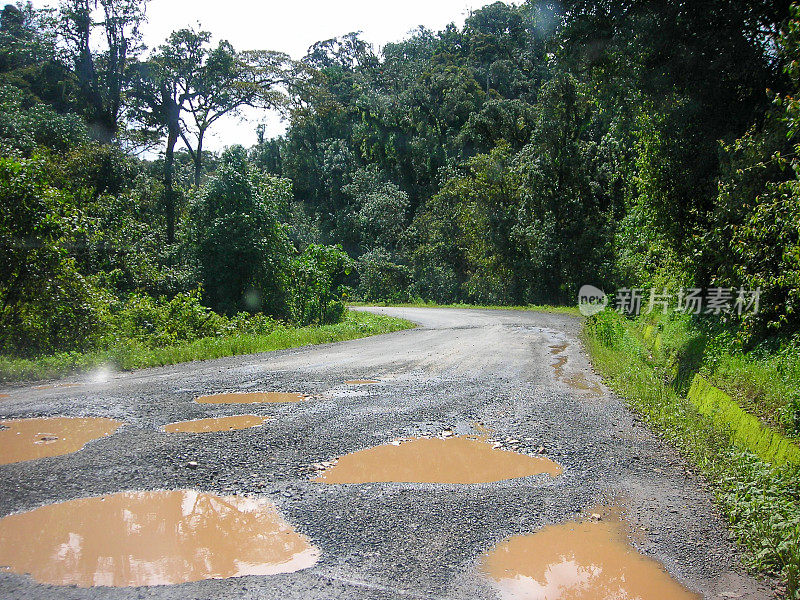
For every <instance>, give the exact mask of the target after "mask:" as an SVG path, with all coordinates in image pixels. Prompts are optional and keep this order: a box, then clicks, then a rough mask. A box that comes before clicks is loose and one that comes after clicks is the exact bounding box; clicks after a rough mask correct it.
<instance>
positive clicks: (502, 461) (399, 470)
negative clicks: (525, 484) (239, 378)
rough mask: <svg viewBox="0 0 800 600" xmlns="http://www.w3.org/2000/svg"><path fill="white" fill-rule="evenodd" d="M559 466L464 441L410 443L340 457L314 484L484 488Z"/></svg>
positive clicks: (551, 471)
mask: <svg viewBox="0 0 800 600" xmlns="http://www.w3.org/2000/svg"><path fill="white" fill-rule="evenodd" d="M562 472H563V469H562V468H561V466H560V465H559V464H557V463H555V462H553V461H551V460H549V459H547V458H543V457H533V456H526V455H525V454H519V453H517V452H509V451H506V450H496V449H494V448H492V446H491V445H489V444H488V443H486V442H485V441H481V440H475V439H470V438H468V437H450V438H447V439H439V438H415V439H412V440H408V441H402V442H393V443H391V444H385V445H382V446H375V447H373V448H367V449H366V450H360V451H358V452H354V453H352V454H348V455H346V456H343V457H341V458H340V459H339V460H338V462H337V463H336V464H335V465H334V466H332V467H330V468H329V469H327V470H326V471H324V472H323V473H322V474H321V475H320V476H319V477H317V478H316V479H314V481H318V482H321V483H331V484H333V483H372V482H402V483H464V484H466V483H488V482H492V481H502V480H504V479H515V478H517V477H528V476H529V475H539V474H541V473H547V474H548V475H550V476H551V477H556V476H557V475H560V474H561V473H562Z"/></svg>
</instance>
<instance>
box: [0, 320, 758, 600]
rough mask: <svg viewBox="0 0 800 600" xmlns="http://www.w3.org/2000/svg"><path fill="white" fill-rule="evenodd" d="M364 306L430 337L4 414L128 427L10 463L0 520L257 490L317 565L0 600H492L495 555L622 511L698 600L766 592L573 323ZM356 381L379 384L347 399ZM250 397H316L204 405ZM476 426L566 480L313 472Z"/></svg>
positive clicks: (25, 588) (90, 390)
mask: <svg viewBox="0 0 800 600" xmlns="http://www.w3.org/2000/svg"><path fill="white" fill-rule="evenodd" d="M361 310H370V311H374V312H380V313H383V314H389V315H392V316H398V317H403V318H405V319H409V320H412V321H414V322H416V323H418V324H419V327H418V328H416V329H413V330H407V331H402V332H398V333H392V334H388V335H381V336H376V337H371V338H366V339H361V340H355V341H349V342H342V343H336V344H328V345H321V346H313V347H306V348H300V349H294V350H286V351H281V352H273V353H265V354H258V355H251V356H239V357H232V358H225V359H219V360H212V361H204V362H196V363H188V364H183V365H177V366H172V367H164V368H157V369H146V370H142V371H136V372H133V373H121V374H115V375H111V376H110V377H109V378H104V377H102V374H90V375H88V376H82V377H75V378H72V379H69V380H66V381H64V382H58V384H57V385H55V386H50V387H44V388H42V387H35V386H13V387H9V386H6V387H5V388H2V389H0V392H2V393H4V394H8V395H9V397H8V398H5V399H2V400H0V418H20V417H33V416H82V417H108V418H112V419H118V420H120V421H123V422H124V423H125V424H124V425H123V426H122V427H121V428H120V429H119V430H118V431H117V432H116V433H115V434H114V435H112V436H110V437H107V438H103V439H100V440H97V441H95V442H91V443H90V444H88V445H87V446H86V447H85V448H84V449H83V450H81V451H79V452H77V453H74V454H70V455H65V456H60V457H52V458H42V459H38V460H34V461H29V462H22V463H16V464H9V465H2V466H0V516H5V515H9V514H12V513H16V512H20V511H27V510H32V509H34V508H36V507H39V506H42V505H45V504H49V503H53V502H60V501H64V500H70V499H76V498H84V497H88V496H98V495H104V494H110V493H114V492H118V491H123V490H167V489H179V488H192V489H196V490H202V491H206V492H213V493H216V494H220V495H230V494H243V495H250V496H258V497H264V498H267V499H269V500H271V501H272V502H274V503H275V504H276V505H277V506H278V507H279V509H280V511H281V513H282V514H283V516H284V517H285V518H286V520H287V521H289V522H290V523H292V524H293V525H294V526H295V528H296V529H297V530H298V531H299V532H301V533H302V534H305V535H306V536H308V538H310V540H311V541H312V542H313V544H315V545H316V546H317V548H319V550H320V559H319V562H318V563H317V564H316V565H315V566H313V567H311V568H309V569H306V570H301V571H298V572H295V573H290V574H283V575H274V576H266V577H254V576H249V577H240V578H232V579H224V580H208V581H200V582H194V583H187V584H180V585H171V586H153V587H139V588H109V587H96V588H87V589H81V588H74V587H60V586H55V587H53V586H47V585H41V584H38V583H36V582H35V581H34V580H33V579H32V578H31V577H29V576H25V575H16V574H11V573H0V598H3V599H11V598H26V599H27V598H33V599H39V598H41V599H48V600H49V599H53V598H56V599H60V598H76V599H84V598H120V599H122V598H125V599H128V598H165V599H166V598H176V599H177V598H196V599H205V598H209V599H210V598H215V599H216V598H218V599H229V598H266V599H273V598H274V599H281V600H284V599H294V598H353V599H356V598H357V599H364V598H452V599H464V600H467V599H469V600H472V599H480V598H494V597H496V591H495V588H494V587H493V586H492V585H491V584H490V583H489V582H487V581H486V580H485V579H484V578H483V577H482V576H481V575H480V574H479V572H478V569H477V565H478V561H479V559H480V556H481V554H482V553H484V552H486V551H488V550H490V549H491V548H492V547H493V546H494V545H495V544H497V543H498V542H500V541H502V540H504V539H506V538H508V537H509V536H512V535H518V534H524V533H532V532H535V531H537V530H539V529H541V528H542V527H544V526H546V525H550V524H556V523H562V522H565V521H570V520H574V519H576V518H578V517H579V516H580V515H581V514H586V511H587V510H590V509H591V508H592V507H593V506H596V505H608V504H615V505H617V506H620V507H622V508H623V509H624V510H625V512H626V514H627V521H628V523H629V524H630V527H631V528H632V530H633V531H634V532H635V533H636V535H635V536H634V538H633V539H634V542H633V543H634V544H635V546H636V548H637V549H638V550H639V551H640V552H642V553H643V554H646V555H649V556H651V557H653V558H655V559H657V560H658V561H660V562H661V563H662V564H663V565H664V566H665V567H666V568H667V570H668V571H669V572H670V574H671V575H672V577H673V578H675V579H676V580H677V581H680V582H681V583H683V584H684V585H685V586H686V587H688V588H689V589H691V590H692V591H695V592H698V593H700V594H702V595H703V596H705V597H706V598H748V599H755V598H768V597H771V593H770V591H769V589H768V588H767V587H766V586H764V585H763V584H760V583H759V582H757V581H755V580H754V579H752V578H750V577H748V576H747V575H745V574H744V573H743V570H742V569H741V567H740V561H739V557H738V555H737V551H736V550H735V547H734V545H733V544H732V542H731V541H730V540H729V537H728V534H727V532H726V529H725V526H724V523H723V520H722V518H721V517H720V515H719V513H718V511H717V510H716V509H715V507H714V506H713V504H712V501H711V498H710V495H709V492H708V491H707V489H706V488H705V486H704V484H703V482H702V480H701V479H699V478H698V477H697V476H695V475H694V474H693V473H692V472H691V469H689V468H688V465H687V464H686V463H685V462H684V461H683V460H682V459H681V458H680V457H679V456H678V455H677V454H676V453H675V452H674V451H673V450H672V449H670V448H669V447H668V446H667V445H666V444H665V443H663V442H662V441H661V440H660V439H659V438H658V437H657V436H656V435H654V434H652V433H651V432H649V431H648V430H647V428H646V427H644V425H643V424H642V423H640V422H639V421H638V420H637V419H636V417H635V416H634V415H633V414H632V413H631V412H630V411H629V410H627V409H626V407H625V405H624V404H623V402H622V401H621V400H619V399H618V398H616V397H615V396H614V395H613V394H611V393H610V392H608V390H607V389H606V388H605V387H603V386H602V383H601V382H600V380H599V378H598V376H597V375H595V374H594V373H593V372H592V370H591V367H590V365H589V362H588V359H587V357H586V355H585V353H584V352H583V350H582V348H581V344H580V341H579V339H578V333H579V330H580V325H581V324H580V320H579V319H577V318H575V317H571V316H567V315H560V314H547V313H536V312H527V311H502V310H461V309H433V308H367V309H361ZM564 359H566V360H564ZM554 365H557V368H554ZM354 379H378V380H380V383H379V384H375V385H362V386H353V385H345V383H344V382H345V381H346V380H354ZM64 383H73V384H78V385H75V386H65V385H63V384H64ZM249 391H280V392H301V393H304V394H309V395H311V396H312V397H311V398H310V399H308V400H306V401H303V402H298V403H290V404H255V405H253V404H251V405H234V404H228V405H210V404H198V403H196V402H194V398H195V397H197V396H199V395H203V394H213V393H221V392H249ZM237 414H255V415H261V416H268V417H271V418H270V419H269V420H268V421H267V422H266V423H265V424H264V425H263V426H261V427H258V428H255V429H245V430H241V431H233V432H225V433H206V434H167V433H165V432H163V430H162V427H163V426H164V425H166V424H168V423H171V422H175V421H183V420H187V419H199V418H203V417H218V416H231V415H237ZM476 422H479V423H482V424H483V425H484V426H485V428H487V429H488V430H489V431H491V433H490V435H491V437H492V438H493V439H494V440H497V441H499V442H500V443H502V444H503V446H504V447H507V448H511V449H516V450H518V451H520V452H523V453H527V454H531V455H537V456H545V457H547V458H549V459H551V460H553V461H556V462H557V463H559V464H560V465H562V466H563V468H564V472H563V474H562V475H560V476H558V477H555V478H551V477H549V476H548V475H537V476H532V477H526V478H522V479H515V480H508V481H500V482H497V483H485V484H474V485H454V484H412V483H368V484H350V485H326V484H322V483H317V482H313V481H312V478H313V477H314V475H315V474H316V471H315V470H314V467H313V465H314V464H315V463H320V462H324V461H330V460H331V459H333V458H335V457H337V456H341V455H344V454H347V453H350V452H355V451H357V450H361V449H364V448H368V447H371V446H375V445H380V444H385V443H387V442H390V441H392V440H395V439H397V438H400V437H410V436H421V435H440V434H441V432H443V431H445V430H452V431H453V433H454V434H455V435H469V434H475V433H476V430H475V429H474V424H475V423H476ZM190 463H196V465H195V464H190Z"/></svg>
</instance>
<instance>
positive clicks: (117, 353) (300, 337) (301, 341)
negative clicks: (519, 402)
mask: <svg viewBox="0 0 800 600" xmlns="http://www.w3.org/2000/svg"><path fill="white" fill-rule="evenodd" d="M411 327H414V324H413V323H411V322H409V321H405V320H403V319H395V318H392V317H387V316H383V315H374V314H370V313H364V312H356V311H348V312H347V314H346V317H345V318H344V319H343V320H342V321H341V322H339V323H336V324H333V325H311V326H307V327H291V326H285V325H280V326H278V327H276V328H275V329H274V330H273V331H271V332H269V333H265V334H236V335H229V336H220V337H206V338H201V339H198V340H194V341H191V342H186V343H181V344H176V345H170V346H165V347H161V348H149V347H147V346H144V345H142V344H139V343H137V342H135V341H132V340H127V341H123V342H121V343H120V344H119V345H118V346H117V347H114V348H112V349H109V350H104V351H98V352H86V353H79V352H65V353H61V354H56V355H52V356H44V357H41V358H37V359H32V360H28V359H19V358H8V357H2V356H0V381H5V382H11V381H30V380H41V379H51V378H55V377H62V376H64V375H69V374H71V373H76V372H81V371H88V370H91V369H93V368H97V367H101V366H110V367H112V368H115V369H122V370H133V369H140V368H144V367H156V366H162V365H172V364H177V363H182V362H189V361H192V360H204V359H211V358H221V357H223V356H235V355H241V354H253V353H256V352H268V351H272V350H283V349H286V348H296V347H299V346H308V345H311V344H325V343H329V342H340V341H344V340H352V339H356V338H361V337H367V336H371V335H378V334H381V333H390V332H392V331H399V330H401V329H408V328H411Z"/></svg>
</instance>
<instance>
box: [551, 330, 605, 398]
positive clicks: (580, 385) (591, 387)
mask: <svg viewBox="0 0 800 600" xmlns="http://www.w3.org/2000/svg"><path fill="white" fill-rule="evenodd" d="M568 346H569V344H566V343H565V344H557V345H554V346H550V354H553V355H559V354H561V353H562V352H564V350H566V349H567V347H568ZM568 360H569V358H568V357H566V356H556V362H554V363H553V364H552V365H551V366H552V367H553V373H554V375H555V376H556V379H560V380H561V381H563V382H564V383H566V384H567V385H568V386H569V387H571V388H572V389H575V390H580V391H583V392H590V393H591V395H593V396H602V395H603V388H601V387H600V385H599V384H597V383H596V382H594V381H589V379H588V378H587V377H586V375H584V374H583V373H575V374H573V375H569V376H568V377H565V376H564V365H566V364H567V361H568Z"/></svg>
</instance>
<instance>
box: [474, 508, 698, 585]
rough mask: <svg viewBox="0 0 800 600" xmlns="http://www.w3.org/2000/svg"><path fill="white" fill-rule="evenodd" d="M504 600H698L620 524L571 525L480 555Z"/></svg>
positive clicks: (515, 540) (510, 541)
mask: <svg viewBox="0 0 800 600" xmlns="http://www.w3.org/2000/svg"><path fill="white" fill-rule="evenodd" d="M480 569H481V571H482V572H483V573H484V574H485V575H487V576H488V577H489V578H490V579H491V580H492V582H493V583H494V585H495V586H496V587H497V589H498V591H499V592H500V597H501V598H502V599H503V600H608V599H611V598H613V599H614V600H628V599H630V600H634V599H637V600H689V599H692V600H697V599H699V598H700V596H698V595H696V594H693V593H691V592H690V591H688V590H687V589H686V588H684V587H683V586H682V585H681V584H679V583H678V582H676V581H675V580H673V579H672V578H671V577H670V575H669V574H668V573H667V571H666V570H665V569H664V567H663V566H662V565H661V564H660V563H658V562H656V561H655V560H653V559H651V558H648V557H646V556H643V555H641V554H639V553H638V552H637V551H636V549H635V548H633V547H632V546H631V545H630V544H628V543H627V540H626V537H625V528H624V526H623V524H622V523H620V522H619V521H618V520H615V519H613V518H611V519H610V520H603V521H589V522H585V523H581V522H570V523H564V524H562V525H552V526H549V527H545V528H544V529H542V530H541V531H539V532H538V533H534V534H532V535H522V536H515V537H512V538H509V539H508V540H506V541H504V542H502V543H501V544H499V545H498V546H497V547H496V548H494V549H493V550H491V551H490V552H488V553H486V554H485V555H483V557H481V564H480Z"/></svg>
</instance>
